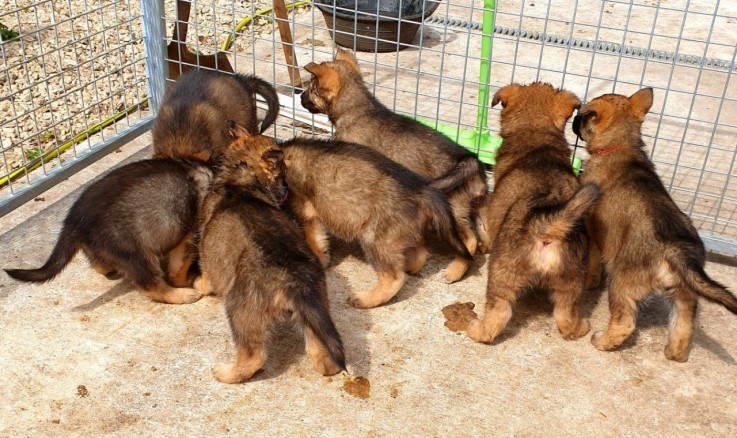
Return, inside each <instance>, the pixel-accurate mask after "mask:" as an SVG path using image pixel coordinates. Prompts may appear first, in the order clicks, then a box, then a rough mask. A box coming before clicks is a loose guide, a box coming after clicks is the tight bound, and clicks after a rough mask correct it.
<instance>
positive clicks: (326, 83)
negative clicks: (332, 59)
mask: <svg viewBox="0 0 737 438" xmlns="http://www.w3.org/2000/svg"><path fill="white" fill-rule="evenodd" d="M305 70H307V71H308V72H310V73H311V74H312V76H314V77H315V79H317V84H318V85H319V86H320V90H321V94H324V95H325V97H327V98H329V99H330V98H333V97H335V96H336V95H337V94H338V90H339V89H340V75H339V74H338V72H337V71H336V70H335V69H334V68H333V67H331V66H330V65H328V64H326V63H324V62H323V63H320V64H315V63H314V62H311V63H309V64H307V65H306V66H305Z"/></svg>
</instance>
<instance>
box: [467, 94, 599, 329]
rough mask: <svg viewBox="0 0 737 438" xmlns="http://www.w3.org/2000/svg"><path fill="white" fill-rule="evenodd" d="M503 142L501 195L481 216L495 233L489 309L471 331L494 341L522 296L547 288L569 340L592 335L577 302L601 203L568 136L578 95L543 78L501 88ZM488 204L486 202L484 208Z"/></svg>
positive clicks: (497, 174)
mask: <svg viewBox="0 0 737 438" xmlns="http://www.w3.org/2000/svg"><path fill="white" fill-rule="evenodd" d="M499 102H501V104H502V107H503V108H502V112H501V136H502V138H503V139H504V141H503V143H502V147H501V148H500V149H499V154H498V156H497V164H496V167H494V180H495V186H494V192H493V195H492V196H491V203H490V204H489V206H488V208H485V209H484V211H483V213H482V214H484V216H483V217H482V220H483V221H484V223H485V227H486V229H487V231H488V233H489V236H491V250H490V253H489V278H488V283H487V289H486V299H487V301H486V313H485V314H484V317H483V319H482V320H481V321H478V320H477V321H473V322H472V323H471V324H470V325H469V327H468V335H469V336H470V337H471V338H472V339H473V340H475V341H477V342H492V341H493V340H494V339H495V338H496V337H497V336H498V335H499V333H500V332H501V331H502V330H503V329H504V327H505V326H506V325H507V323H508V322H509V319H510V318H511V317H512V307H513V306H514V303H515V302H516V301H517V298H518V297H519V295H520V294H521V293H522V292H523V291H525V290H527V289H533V288H545V289H547V290H548V291H549V292H550V294H551V295H552V299H553V302H554V304H555V310H554V313H553V316H554V318H555V322H556V323H557V325H558V329H559V330H560V332H561V334H562V335H563V338H565V339H576V338H579V337H581V336H583V335H585V334H586V333H588V331H589V328H590V325H589V322H588V321H586V320H584V319H582V318H581V316H580V315H579V312H578V308H577V301H578V298H579V297H580V295H581V294H582V293H583V291H584V289H585V280H586V268H587V260H588V240H587V237H586V233H585V229H584V225H583V220H582V217H583V216H584V215H585V213H586V211H587V210H588V209H589V208H590V207H591V205H592V204H593V203H594V202H596V199H597V198H598V196H599V190H598V188H597V187H596V186H594V185H588V186H583V187H581V188H579V183H578V180H577V179H576V176H575V175H574V174H573V170H572V168H571V155H570V149H569V147H568V143H567V142H566V139H565V136H564V135H563V129H564V127H565V123H566V120H567V119H568V118H569V117H571V115H572V114H573V110H574V109H576V108H578V107H579V106H580V101H579V100H578V98H577V97H576V96H575V95H573V94H571V93H569V92H568V91H565V90H558V89H555V88H553V87H552V86H551V85H550V84H545V83H540V82H536V83H533V84H531V85H527V86H522V85H517V84H512V85H508V86H506V87H504V88H502V89H500V90H499V91H498V92H497V93H496V94H495V95H494V99H493V100H492V106H493V105H496V104H497V103H499ZM485 207H487V206H485Z"/></svg>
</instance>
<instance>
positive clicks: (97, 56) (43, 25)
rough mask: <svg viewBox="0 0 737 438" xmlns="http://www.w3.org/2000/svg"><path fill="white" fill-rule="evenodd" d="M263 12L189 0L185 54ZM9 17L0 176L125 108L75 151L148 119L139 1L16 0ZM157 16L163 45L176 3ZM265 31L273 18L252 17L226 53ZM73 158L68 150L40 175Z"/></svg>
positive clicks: (1, 68) (257, 4)
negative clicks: (162, 20)
mask: <svg viewBox="0 0 737 438" xmlns="http://www.w3.org/2000/svg"><path fill="white" fill-rule="evenodd" d="M269 6H271V2H270V1H269V0H256V1H254V2H249V1H243V0H236V1H233V0H204V1H198V2H195V3H193V5H192V9H191V13H190V20H189V22H190V30H189V33H188V35H187V43H188V46H189V47H190V48H192V49H193V50H195V51H198V52H200V53H203V54H209V53H214V52H215V51H216V50H217V49H218V48H219V47H220V46H221V45H222V44H223V42H225V41H226V39H227V37H228V36H229V34H230V33H231V32H232V30H233V28H234V27H235V26H236V24H237V23H238V22H239V21H240V20H241V19H243V18H244V17H246V16H249V15H251V13H252V11H256V10H259V9H262V8H265V7H269ZM3 9H6V8H3ZM9 9H10V10H9V11H7V12H6V11H3V12H0V23H3V24H4V25H6V26H7V27H8V28H10V29H12V30H15V31H17V32H18V33H19V35H20V36H19V37H18V38H15V39H12V40H8V41H3V42H2V43H0V59H2V64H0V120H2V122H1V123H0V142H1V144H2V156H0V178H2V177H4V176H6V175H7V174H8V173H9V172H12V171H13V170H15V169H18V168H20V167H23V166H25V165H28V164H29V163H31V162H32V160H34V159H36V160H38V157H40V156H41V155H43V154H45V153H47V152H48V151H53V150H55V149H57V148H59V147H61V146H63V145H65V143H68V142H69V141H70V140H71V139H73V138H75V136H77V135H79V134H80V133H84V132H85V131H87V130H89V129H91V128H94V126H95V125H96V124H98V123H100V122H103V121H105V120H107V119H109V118H110V117H113V116H115V115H116V114H119V113H120V112H124V111H126V110H131V112H130V113H129V114H128V115H127V116H126V117H124V118H123V119H122V120H120V121H118V122H117V123H115V124H114V125H113V126H111V127H109V128H107V129H104V130H103V131H102V132H101V133H100V134H98V135H96V136H93V137H90V139H89V140H88V141H87V142H86V145H77V146H76V147H75V148H74V150H76V151H79V149H80V148H85V147H90V145H94V144H95V143H97V142H98V141H99V140H101V139H102V138H103V137H105V136H106V135H109V134H111V133H115V132H117V131H120V130H122V129H124V128H125V127H126V126H128V125H129V124H130V123H133V122H136V121H138V120H140V119H141V118H143V117H145V116H146V115H147V114H148V109H147V107H146V106H145V102H146V97H147V79H146V68H145V58H144V45H143V29H142V21H141V3H140V1H138V0H123V1H115V2H110V1H95V0H65V1H49V0H46V1H39V0H35V1H31V0H19V1H17V2H15V3H14V6H12V7H11V8H9ZM165 18H166V29H167V36H169V37H170V36H171V30H172V28H173V25H174V20H175V18H176V2H175V1H174V0H167V1H166V2H165ZM273 31H274V26H273V24H272V23H271V20H269V19H267V18H259V19H257V20H255V22H254V23H253V25H252V26H247V27H245V28H244V29H243V30H242V31H241V33H240V34H239V35H238V36H237V37H236V39H235V42H234V44H233V45H232V46H231V48H230V51H234V52H237V53H245V52H247V51H249V50H250V46H251V43H252V39H253V38H252V37H251V34H254V35H259V34H265V33H271V32H273ZM142 103H143V106H140V107H139V106H138V105H140V104H142ZM73 157H74V153H73V151H70V152H67V153H65V154H63V155H62V156H61V157H60V158H58V159H55V160H51V162H49V163H46V164H45V167H46V168H47V169H48V168H49V166H51V167H53V166H55V165H58V164H59V163H60V162H63V161H64V160H65V159H70V158H73ZM45 161H46V160H45ZM1 185H2V184H0V186H1Z"/></svg>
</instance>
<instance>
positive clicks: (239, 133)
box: [227, 120, 251, 138]
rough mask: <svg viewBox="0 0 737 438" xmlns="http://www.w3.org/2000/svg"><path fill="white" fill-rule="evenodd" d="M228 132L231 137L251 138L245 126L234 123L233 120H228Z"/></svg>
mask: <svg viewBox="0 0 737 438" xmlns="http://www.w3.org/2000/svg"><path fill="white" fill-rule="evenodd" d="M227 123H228V133H229V134H230V136H231V137H233V138H238V137H246V138H251V133H250V132H248V130H247V129H246V128H244V127H243V126H241V125H239V124H238V123H236V122H235V121H234V120H228V122H227Z"/></svg>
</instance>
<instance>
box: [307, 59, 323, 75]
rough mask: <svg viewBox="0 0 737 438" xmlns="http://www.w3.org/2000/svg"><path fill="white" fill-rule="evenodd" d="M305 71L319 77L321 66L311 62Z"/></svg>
mask: <svg viewBox="0 0 737 438" xmlns="http://www.w3.org/2000/svg"><path fill="white" fill-rule="evenodd" d="M304 69H305V70H307V71H308V72H309V73H311V74H312V75H313V76H319V74H318V71H320V64H316V63H314V62H311V63H309V64H307V65H305V67H304Z"/></svg>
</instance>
